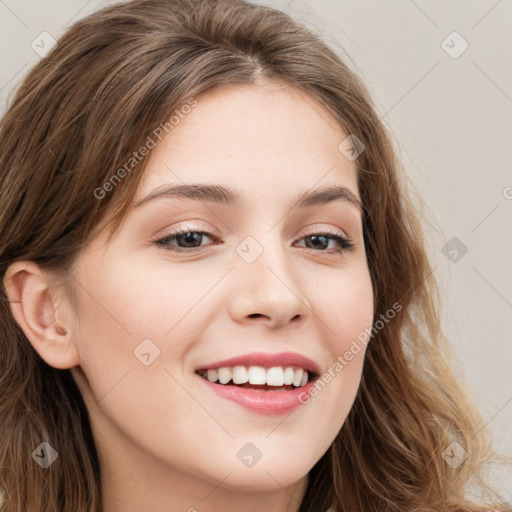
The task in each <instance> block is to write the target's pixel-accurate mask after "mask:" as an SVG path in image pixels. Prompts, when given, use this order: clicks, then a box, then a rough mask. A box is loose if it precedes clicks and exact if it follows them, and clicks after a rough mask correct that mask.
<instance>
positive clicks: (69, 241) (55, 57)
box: [0, 0, 511, 512]
mask: <svg viewBox="0 0 512 512" xmlns="http://www.w3.org/2000/svg"><path fill="white" fill-rule="evenodd" d="M258 78H263V79H268V80H279V81H282V82H286V83H290V84H294V85H295V86H297V87H299V88H301V89H302V90H304V91H306V92H308V93H309V94H310V95H311V96H312V97H314V98H315V99H316V100H317V101H319V102H320V103H321V104H323V105H324V106H326V107H327V108H328V109H329V110H330V111H331V112H332V114H333V115H334V116H335V118H336V119H337V120H338V121H339V123H340V125H341V126H342V127H343V128H344V130H345V131H346V132H347V133H348V134H352V135H355V136H356V137H357V139H359V140H360V141H361V142H362V143H363V144H364V146H365V150H364V151H363V152H362V153H361V154H360V155H359V157H358V158H357V161H356V163H357V171H358V186H359V192H360V196H361V199H362V202H363V205H364V218H363V227H364V239H365V246H366V252H367V258H368V265H369V270H370V274H371V278H372V284H373V288H374V297H375V301H374V304H375V320H376V321H377V319H380V318H382V315H384V314H385V313H386V311H387V310H389V308H390V307H391V306H392V305H393V304H395V303H398V304H400V305H401V310H400V312H399V313H398V314H396V316H395V317H394V318H393V320H392V321H389V322H386V323H385V325H383V326H382V328H380V329H378V330H376V332H375V333H374V335H373V338H372V340H371V342H370V343H369V345H368V348H367V352H366V359H365V364H364V368H363V375H362V380H361V385H360V389H359V391H358V394H357V397H356V400H355V402H354V405H353V407H352V409H351V411H350V413H349V416H348V417H347V419H346V421H345V423H344V425H343V427H342V428H341V431H340V433H339V435H338V436H337V437H336V439H335V441H334V442H333V443H332V446H331V447H330V448H329V450H328V451H327V452H326V453H325V454H324V455H323V456H322V457H321V459H320V460H319V461H318V462H317V464H316V465H315V466H314V467H313V468H312V469H311V471H310V473H309V484H308V487H307V490H306V494H305V496H304V499H303V501H302V504H301V507H300V511H301V512H318V511H324V510H326V509H327V508H328V507H330V506H334V507H335V508H336V509H337V510H340V511H343V512H363V511H365V512H367V511H384V510H385V511H387V512H395V511H396V512H398V511H400V512H403V511H411V512H412V511H418V512H419V511H423V512H427V511H437V512H439V511H452V512H459V511H460V512H461V511H471V512H474V511H481V510H487V511H490V510H493V511H505V510H511V509H510V508H509V507H507V505H506V504H505V503H504V502H503V501H502V500H500V499H499V498H498V497H497V496H496V494H495V493H493V494H490V495H489V498H488V500H487V501H490V502H491V501H492V505H478V504H476V503H471V502H469V501H468V500H466V499H465V488H466V486H467V485H468V484H469V483H470V482H471V481H472V480H475V479H476V481H477V482H478V481H480V482H481V483H482V480H481V479H480V476H479V475H480V470H481V466H482V463H483V462H484V461H486V460H488V458H489V457H490V456H491V451H490V441H489V440H487V439H485V438H484V437H483V434H484V432H485V430H482V429H483V427H484V424H483V422H482V420H481V418H480V416H479V415H478V413H477V411H476V410H475V409H474V408H473V406H472V405H471V404H470V402H469V401H468V399H467V398H466V396H465V394H464V392H463V390H462V388H461V385H460V384H459V383H458V380H459V378H457V379H456V378H455V376H454V374H453V370H452V369H451V360H450V351H449V345H448V344H447V343H446V340H445V337H444V335H443V332H442V330H441V327H440V320H439V314H438V309H439V298H438V292H437V288H436V282H435V279H434V276H433V274H432V273H431V271H430V266H429V262H428V257H427V254H426V250H425V246H424V235H423V232H422V227H421V224H420V222H419V220H418V217H417V214H416V212H415V209H414V207H413V206H412V205H413V202H414V201H417V198H413V197H412V196H411V195H410V192H408V186H407V183H406V180H405V179H404V175H403V171H402V169H401V167H400V163H399V162H398V161H397V159H396V157H395V154H394V150H393V147H392V143H391V137H390V135H389V134H388V132H387V130H386V128H385V127H384V126H383V124H382V123H381V122H380V121H379V119H378V117H377V115H376V113H375V109H374V106H373V104H372V100H371V98H370V96H369V94H368V92H367V91H366V90H365V88H364V86H363V84H362V83H361V81H360V80H359V78H358V77H357V76H356V75H355V73H354V72H352V71H351V70H350V69H349V68H348V67H347V66H346V65H345V63H344V62H342V60H340V57H339V56H337V55H336V54H335V53H334V52H333V51H332V50H330V49H329V48H328V47H327V46H326V44H324V43H323V42H322V41H321V40H320V38H319V37H318V36H317V35H315V34H314V33H313V32H311V31H310V30H308V29H307V28H305V27H303V26H301V25H299V24H298V23H297V22H295V21H294V20H293V19H292V18H291V17H290V16H288V15H287V14H285V13H284V12H280V11H278V10H275V9H271V8H269V7H264V6H257V5H252V4H250V3H247V2H245V1H243V0H136V1H132V2H127V3H124V4H119V5H115V6H111V7H108V8H105V9H103V10H100V11H98V12H96V13H94V14H92V15H90V16H88V17H87V18H84V19H82V20H80V21H79V22H77V23H75V24H74V25H73V26H72V27H71V28H70V29H69V30H68V31H67V32H66V33H65V34H64V35H63V36H62V37H61V38H60V39H59V41H58V45H57V46H56V47H55V48H54V49H53V50H52V52H51V53H50V54H49V55H48V56H46V58H44V59H42V60H41V61H40V62H39V63H38V64H37V65H36V66H35V67H34V68H33V69H32V70H31V72H30V73H29V74H28V76H27V77H26V78H25V80H24V81H23V83H22V84H21V86H20V87H19V88H18V90H17V93H16V95H15V97H14V99H13V101H12V102H11V105H10V107H9V108H8V110H7V112H6V113H5V115H4V117H3V119H2V121H1V125H0V204H1V209H0V271H1V275H2V276H4V275H5V272H6V270H7V268H8V266H9V265H10V264H11V263H13V262H14V261H17V260H32V261H34V262H35V263H37V264H38V265H40V266H42V267H43V268H45V269H48V270H51V271H54V272H55V273H56V274H57V275H59V276H62V279H63V283H64V284H65V285H66V286H67V289H69V291H70V295H71V296H72V289H73V280H72V279H71V278H70V274H69V270H70V269H71V268H72V264H73V262H74V259H75V258H76V257H77V255H78V253H79V251H80V248H81V247H82V245H83V244H85V243H86V242H87V241H88V240H89V239H90V237H91V236H92V234H93V232H94V230H95V229H97V228H98V227H99V226H100V225H102V224H103V223H104V224H105V225H107V226H109V227H110V228H111V230H112V231H111V232H112V233H114V231H115V230H116V229H117V228H118V227H119V225H120V222H121V220H122V219H123V216H124V215H125V213H126V211H127V208H128V206H129V205H130V202H131V201H132V200H133V197H134V194H135V191H136V190H137V187H138V184H139V181H140V178H141V176H142V173H143V171H144V168H145V164H146V160H147V159H146V158H143V159H141V161H140V162H137V163H136V165H133V166H131V167H130V168H129V170H126V169H125V171H126V173H125V174H126V175H124V174H123V179H119V180H118V182H116V183H115V185H116V186H115V187H107V188H108V190H107V188H105V183H107V182H109V180H111V179H112V176H113V175H114V174H116V173H117V176H118V177H119V175H120V173H119V169H120V168H121V167H122V166H123V165H124V164H125V163H126V162H128V161H130V158H131V157H132V155H133V154H134V152H136V151H137V150H138V149H139V148H141V147H142V146H143V145H144V144H146V141H147V140H148V137H149V136H151V134H152V133H154V131H155V130H156V129H157V128H158V127H159V126H161V125H162V124H163V123H166V122H168V121H169V119H170V118H171V116H172V115H176V112H179V109H180V108H182V106H183V105H185V104H186V103H187V102H188V101H190V98H194V97H195V96H197V95H198V94H200V93H202V92H204V91H207V90H209V89H211V88H212V87H215V86H218V85H222V84H252V83H254V82H255V81H256V80H257V79H258ZM121 174H122V173H121ZM111 189H112V190H111ZM98 190H100V191H101V194H99V192H98ZM100 195H101V197H99V196H100ZM98 197H99V198H98ZM107 209H108V212H109V215H108V216H107V215H106V212H107ZM110 213H111V215H110ZM104 221H105V222H104ZM1 293H2V295H1V297H0V350H1V353H2V357H1V359H0V485H1V486H2V487H3V488H4V489H5V494H6V505H5V510H6V511H8V512H26V511H27V510H30V511H31V512H46V511H48V510H52V511H61V512H64V511H70V510H73V511H74V512H86V511H94V512H99V511H101V510H102V505H101V473H100V467H99V463H98V456H97V452H96V449H95V444H94V439H93V436H92V433H91V427H90V423H89V419H88V414H87V410H86V407H85V405H84V403H83V400H82V397H81V395H80V393H79V391H78V388H77V386H76V384H75V382H74V379H73V378H72V376H71V374H70V372H69V370H59V369H55V368H52V367H50V366H49V365H47V364H46V363H45V362H44V361H42V359H41V358H40V357H39V356H38V354H37V353H36V351H35V350H34V349H33V348H32V346H31V344H30V343H29V341H28V340H27V338H26V337H25V335H24V333H23V331H22V330H21V328H20V327H19V325H18V324H17V323H16V321H15V319H14V317H13V315H12V311H11V307H13V305H11V304H10V303H9V300H8V297H7V294H6V291H5V287H2V292H1ZM43 441H47V442H48V443H49V444H50V445H51V446H52V447H54V448H55V450H56V451H57V452H58V454H59V459H58V463H57V464H52V465H51V466H50V467H49V468H48V469H46V470H45V471H44V472H42V471H41V468H40V467H39V466H38V465H37V464H35V463H34V461H33V460H32V458H31V453H32V451H33V450H34V449H35V448H36V447H37V446H39V445H40V443H41V442H43ZM454 442H456V443H458V445H459V446H460V447H461V448H463V449H464V450H465V452H467V459H466V460H465V461H464V462H463V463H462V464H461V465H460V466H459V467H457V468H456V469H454V468H452V467H451V465H450V464H448V463H447V462H446V460H445V458H443V452H444V451H445V450H446V449H449V447H450V446H451V444H452V443H454ZM452 446H453V445H452ZM482 486H483V487H484V488H486V489H487V486H486V485H485V484H484V483H482Z"/></svg>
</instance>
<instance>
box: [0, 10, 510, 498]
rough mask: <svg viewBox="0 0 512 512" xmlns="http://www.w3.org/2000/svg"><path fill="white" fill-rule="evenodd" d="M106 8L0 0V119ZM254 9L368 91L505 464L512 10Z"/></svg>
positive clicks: (449, 326) (462, 359)
mask: <svg viewBox="0 0 512 512" xmlns="http://www.w3.org/2000/svg"><path fill="white" fill-rule="evenodd" d="M112 3H115V2H111V1H107V2H101V1H99V0H91V1H86V0H47V1H45V2H40V1H36V0H0V63H1V65H0V112H2V111H3V109H4V108H5V102H6V101H7V99H8V98H9V97H10V95H11V94H12V92H13V91H14V90H15V88H16V86H17V85H18V84H19V83H20V81H21V79H22V78H23V76H24V75H25V73H26V72H27V71H28V69H29V68H30V67H31V66H32V65H33V64H35V63H36V62H37V61H38V59H39V58H40V56H39V55H38V53H37V51H40V52H42V51H44V48H45V47H47V46H46V45H48V43H49V41H50V39H49V38H48V37H49V36H47V35H45V34H43V35H42V36H41V33H43V32H47V33H49V34H50V35H51V36H53V37H54V38H58V37H59V36H60V35H61V34H62V32H63V31H64V29H65V28H67V27H68V26H69V25H70V24H71V23H72V22H74V21H76V20H77V19H79V18H80V17H82V16H85V15H86V14H88V13H90V12H92V11H94V10H96V9H98V8H99V7H100V6H103V5H108V4H112ZM258 3H265V4H268V5H271V6H273V7H277V8H280V9H282V10H286V12H288V13H289V14H291V15H293V16H294V17H295V18H297V19H299V20H300V21H302V22H304V23H305V24H307V25H308V26H310V28H312V29H314V30H315V31H317V32H319V33H321V34H322V35H323V37H324V39H326V40H327V42H328V44H329V45H330V46H331V47H332V48H333V49H335V50H336V51H337V52H338V53H340V55H341V56H342V58H345V59H346V60H347V63H348V64H349V66H350V67H352V69H354V70H355V71H356V72H357V73H358V74H359V75H360V76H361V77H362V78H363V80H364V81H365V83H366V84H367V86H368V88H369V89H370V92H371V93H372V95H373V97H374V99H375V101H376V105H377V108H378V112H379V116H380V117H381V118H382V119H383V120H384V122H385V124H386V125H387V126H388V128H389V129H390V130H391V131H392V133H393V134H394V137H395V144H396V147H397V150H398V152H399V155H400V156H401V158H402V160H403V162H404V165H405V168H406V171H407V173H408V175H409V176H410V178H411V181H412V182H413V183H414V185H415V186H416V189H417V190H418V191H419V193H420V194H421V196H422V197H423V199H424V201H425V205H426V210H424V211H423V212H422V219H423V224H424V227H425V230H426V234H427V236H428V237H429V250H430V254H431V258H432V260H431V261H432V268H433V269H434V270H433V271H434V273H435V275H436V277H437V278H438V280H439V281H440V282H441V291H442V298H443V325H444V328H445V331H446V333H447V335H448V336H449V338H450V339H451V341H452V345H453V348H454V350H455V352H456V356H457V364H458V366H459V368H460V371H461V372H464V374H465V376H466V378H467V379H468V381H469V386H468V391H469V392H470V393H471V395H472V396H473V398H474V399H475V400H476V402H477V404H478V405H479V407H480V410H481V411H482V414H483V416H484V419H485V420H486V422H488V427H486V429H487V430H489V431H492V432H493V434H494V444H495V447H496V448H497V449H498V450H499V451H501V452H502V453H506V454H508V455H512V434H511V432H512V377H511V369H510V366H511V363H512V337H511V332H512V329H511V327H512V279H511V272H510V269H511V262H512V260H511V256H512V250H511V249H512V229H511V228H512V226H511V222H510V220H511V216H512V172H511V166H510V164H511V160H512V158H511V149H510V147H511V145H512V138H511V135H512V133H511V132H512V129H511V128H512V58H511V57H512V55H511V54H512V30H510V27H511V24H510V22H511V19H512V2H511V1H510V0H498V1H496V0H485V1H483V0H479V1H468V0H465V1H459V0H451V1H447V0H435V1H420V0H415V1H413V0H388V1H386V2H383V1H379V0H357V1H356V0H348V1H344V0H315V1H313V0H309V1H307V0H296V1H291V2H290V1H289V0H286V1H259V2H258ZM454 31H456V32H457V33H458V34H459V35H457V34H455V35H454V34H453V32H454ZM443 41H444V42H443ZM466 44H467V45H468V47H467V49H466V50H465V51H464V52H462V50H463V49H464V47H465V46H466ZM38 48H39V49H38ZM459 54H460V55H459ZM454 237H456V239H455V240H453V238H454ZM447 243H448V245H446V244H447ZM464 247H465V248H467V253H465V254H463V251H464V250H465V249H464ZM443 248H444V253H443ZM461 249H463V250H461ZM454 251H455V252H454ZM445 253H446V254H448V255H450V253H451V255H450V257H451V258H452V259H453V260H454V261H451V260H450V259H448V257H447V256H445ZM455 260H456V261H455ZM490 478H491V479H492V480H493V481H498V482H501V485H500V486H502V487H504V488H506V489H508V491H506V496H507V497H508V498H509V499H512V494H511V492H512V491H511V490H512V478H511V477H510V474H505V473H504V472H503V470H502V469H499V468H498V469H494V470H493V471H492V472H491V473H490ZM505 481H506V482H507V483H505Z"/></svg>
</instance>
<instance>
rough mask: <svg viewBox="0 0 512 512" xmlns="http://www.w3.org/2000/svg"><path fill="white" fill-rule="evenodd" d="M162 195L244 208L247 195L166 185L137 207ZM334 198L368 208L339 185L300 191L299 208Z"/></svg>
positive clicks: (217, 187)
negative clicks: (242, 206)
mask: <svg viewBox="0 0 512 512" xmlns="http://www.w3.org/2000/svg"><path fill="white" fill-rule="evenodd" d="M162 197H166V198H176V197H178V198H179V197H181V198H186V199H193V200H197V201H207V202H211V203H217V204H223V205H226V206H233V207H240V206H241V205H242V203H243V200H244V197H245V194H244V193H243V192H241V191H238V190H232V189H230V188H227V187H224V186H222V185H211V184H203V183H197V184H193V185H192V184H187V185H162V186H161V187H158V188H156V189H155V190H153V191H152V192H150V193H149V194H148V195H147V196H146V197H144V198H143V199H141V200H140V201H138V202H137V203H136V204H135V205H134V206H133V208H137V207H139V206H142V205H143V204H147V203H148V202H150V201H153V200H155V199H157V198H162ZM333 201H344V202H346V203H348V204H350V205H352V206H355V207H356V208H357V209H358V210H359V211H360V212H361V213H362V212H363V210H364V207H363V204H362V203H361V201H360V200H359V199H358V198H357V197H356V195H355V194H354V193H353V192H352V191H351V190H350V189H348V188H347V187H342V186H338V185H331V186H325V187H321V188H317V189H315V190H305V191H303V192H302V193H301V194H299V196H298V198H297V201H296V204H295V206H298V207H299V208H307V207H311V206H320V205H324V204H328V203H332V202H333Z"/></svg>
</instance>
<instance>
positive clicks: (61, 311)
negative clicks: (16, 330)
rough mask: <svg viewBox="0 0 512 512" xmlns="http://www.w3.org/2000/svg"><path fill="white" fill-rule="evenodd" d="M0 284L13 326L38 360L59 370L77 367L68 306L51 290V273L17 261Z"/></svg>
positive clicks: (61, 295) (63, 297)
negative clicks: (7, 300) (2, 285)
mask: <svg viewBox="0 0 512 512" xmlns="http://www.w3.org/2000/svg"><path fill="white" fill-rule="evenodd" d="M3 284H4V288H5V291H6V293H7V297H8V298H9V301H10V306H11V311H12V314H13V316H14V318H15V320H16V322H18V324H19V325H20V327H21V329H22V330H23V332H24V333H25V336H26V337H27V338H28V340H29V341H30V343H31V345H32V346H33V347H34V349H35V350H36V351H37V353H38V354H39V355H40V356H41V358H42V359H43V360H44V361H45V362H46V363H48V364H49V365H50V366H53V367H54V368H58V369H67V368H72V367H74V366H76V365H77V364H79V363H80V358H79V353H78V350H77V348H76V346H75V343H73V339H72V322H71V318H72V317H71V314H70V313H71V309H70V308H71V305H70V304H69V300H68V299H67V295H66V293H65V291H64V290H63V288H62V287H55V286H52V278H51V275H50V273H49V272H48V271H45V270H43V269H41V268H40V267H39V266H38V265H37V264H35V263H34V262H32V261H17V262H15V263H12V264H11V265H10V266H9V268H8V269H7V271H6V273H5V277H4V280H3ZM66 312H67V314H66Z"/></svg>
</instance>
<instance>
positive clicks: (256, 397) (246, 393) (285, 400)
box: [199, 376, 316, 416]
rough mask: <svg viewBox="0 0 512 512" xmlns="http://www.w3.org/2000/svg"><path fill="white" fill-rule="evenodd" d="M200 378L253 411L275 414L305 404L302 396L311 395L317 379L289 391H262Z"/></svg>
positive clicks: (223, 395) (218, 392)
mask: <svg viewBox="0 0 512 512" xmlns="http://www.w3.org/2000/svg"><path fill="white" fill-rule="evenodd" d="M199 378H200V379H201V380H202V381H203V382H204V384H205V385H206V386H208V387H209V388H210V389H211V390H212V391H213V392H215V393H217V395H219V396H220V397H222V398H225V399H226V400H231V401H232V402H235V403H237V404H239V405H242V406H243V407H246V408H247V409H250V410H251V411H255V412H258V413H260V414H268V415H273V416H276V415H280V414H287V413H290V412H291V411H293V410H294V409H296V408H297V407H299V406H300V405H305V404H304V403H302V402H301V401H300V398H301V397H309V389H310V388H311V387H313V386H314V385H315V380H316V379H314V380H312V381H311V382H308V383H307V384H306V385H305V386H302V387H300V388H297V389H291V390H289V391H260V390H257V389H246V388H240V387H238V386H226V385H224V384H214V383H213V382H210V381H209V380H206V379H204V378H203V377H201V376H199ZM308 401H309V400H308Z"/></svg>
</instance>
